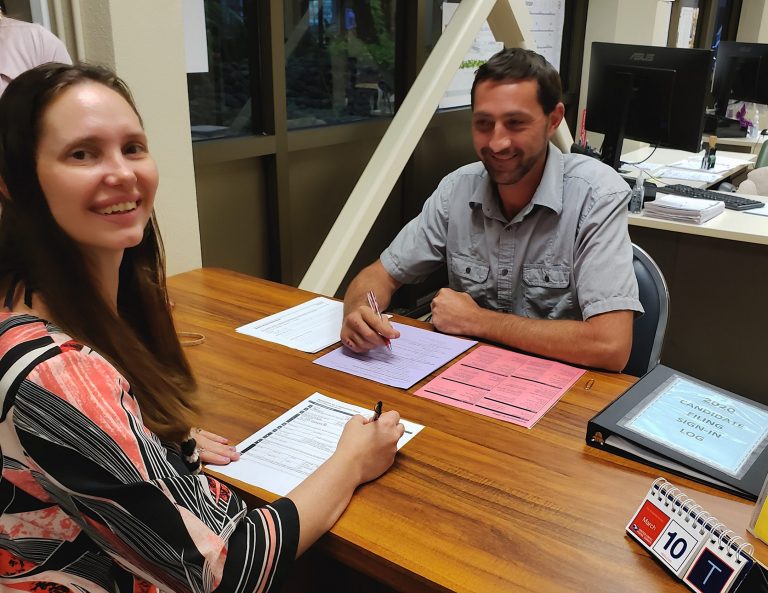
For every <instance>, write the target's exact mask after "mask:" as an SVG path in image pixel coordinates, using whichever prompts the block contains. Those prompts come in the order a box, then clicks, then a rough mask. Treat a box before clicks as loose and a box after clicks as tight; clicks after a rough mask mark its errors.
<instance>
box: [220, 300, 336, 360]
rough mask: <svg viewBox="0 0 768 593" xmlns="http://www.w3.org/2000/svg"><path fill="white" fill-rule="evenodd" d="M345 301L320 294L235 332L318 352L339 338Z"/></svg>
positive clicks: (239, 328) (303, 350)
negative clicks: (320, 295)
mask: <svg viewBox="0 0 768 593" xmlns="http://www.w3.org/2000/svg"><path fill="white" fill-rule="evenodd" d="M343 316H344V303H342V302H341V301H333V300H331V299H327V298H325V297H317V298H314V299H312V300H311V301H307V302H306V303H302V304H301V305H297V306H295V307H291V308H290V309H286V310H285V311H281V312H280V313H275V314H274V315H270V316H269V317H264V318H263V319H259V320H258V321H254V322H253V323H249V324H247V325H243V326H242V327H238V328H237V329H236V330H235V331H237V332H239V333H241V334H246V335H248V336H253V337H254V338H260V339H262V340H266V341H267V342H274V343H276V344H281V345H283V346H288V347H289V348H295V349H296V350H301V351H302V352H312V353H314V352H319V351H320V350H322V349H323V348H327V347H328V346H330V345H331V344H335V343H336V342H338V341H339V333H340V332H341V321H342V318H343Z"/></svg>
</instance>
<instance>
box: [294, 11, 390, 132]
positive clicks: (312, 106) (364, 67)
mask: <svg viewBox="0 0 768 593" xmlns="http://www.w3.org/2000/svg"><path fill="white" fill-rule="evenodd" d="M284 6H285V27H286V31H285V39H286V42H285V56H286V64H285V69H286V70H285V73H286V103H287V110H288V127H289V128H306V127H312V126H324V125H332V124H339V123H346V122H353V121H360V120H365V119H370V118H375V117H388V116H391V115H392V114H393V113H394V99H395V96H394V86H395V85H394V80H395V11H396V0H286V1H285V4H284Z"/></svg>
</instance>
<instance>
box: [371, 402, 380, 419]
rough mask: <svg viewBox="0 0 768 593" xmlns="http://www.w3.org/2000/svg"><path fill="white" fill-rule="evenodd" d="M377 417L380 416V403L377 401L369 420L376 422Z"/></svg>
mask: <svg viewBox="0 0 768 593" xmlns="http://www.w3.org/2000/svg"><path fill="white" fill-rule="evenodd" d="M379 416H381V401H377V402H376V405H375V406H374V408H373V418H371V422H376V421H377V420H378V419H379Z"/></svg>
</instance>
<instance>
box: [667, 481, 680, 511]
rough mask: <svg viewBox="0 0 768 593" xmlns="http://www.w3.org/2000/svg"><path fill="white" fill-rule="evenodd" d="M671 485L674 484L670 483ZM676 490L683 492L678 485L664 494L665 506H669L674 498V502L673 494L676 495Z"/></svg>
mask: <svg viewBox="0 0 768 593" xmlns="http://www.w3.org/2000/svg"><path fill="white" fill-rule="evenodd" d="M670 486H672V484H670ZM676 492H679V493H680V494H682V493H683V491H682V490H680V488H677V487H673V488H672V489H671V490H668V491H667V493H666V495H665V496H664V506H665V507H668V506H669V502H670V499H672V502H673V503H674V500H675V499H674V498H673V496H674V495H675V493H676Z"/></svg>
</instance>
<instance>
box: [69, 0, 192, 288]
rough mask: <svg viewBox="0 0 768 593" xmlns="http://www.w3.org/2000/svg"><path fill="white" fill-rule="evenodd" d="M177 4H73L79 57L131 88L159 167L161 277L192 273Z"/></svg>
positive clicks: (150, 0) (147, 0)
mask: <svg viewBox="0 0 768 593" xmlns="http://www.w3.org/2000/svg"><path fill="white" fill-rule="evenodd" d="M181 2H182V0H80V2H73V3H72V5H73V9H76V8H77V6H78V5H79V8H80V16H81V18H82V21H83V36H84V39H83V42H84V50H85V59H86V61H89V62H99V63H102V64H106V65H108V66H110V67H112V68H114V69H115V70H116V71H117V73H118V75H119V76H120V77H121V78H123V79H124V80H125V81H126V82H127V83H128V85H129V86H130V87H131V91H132V92H133V95H134V98H135V99H136V103H137V106H138V108H139V112H140V113H141V115H142V118H143V119H144V125H145V127H146V130H147V135H148V137H149V142H150V150H151V152H152V153H153V155H154V157H155V159H156V160H157V164H158V167H159V169H160V188H159V190H158V194H157V201H156V211H157V217H158V221H159V223H160V230H161V232H162V235H163V240H164V242H165V249H166V255H167V259H168V273H169V274H175V273H179V272H183V271H186V270H190V269H194V268H199V267H200V266H201V265H202V260H201V255H200V229H199V226H198V218H197V197H196V189H195V174H194V166H193V161H192V141H191V136H190V130H189V102H188V98H187V79H186V66H185V57H184V32H183V16H182V5H181Z"/></svg>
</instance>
